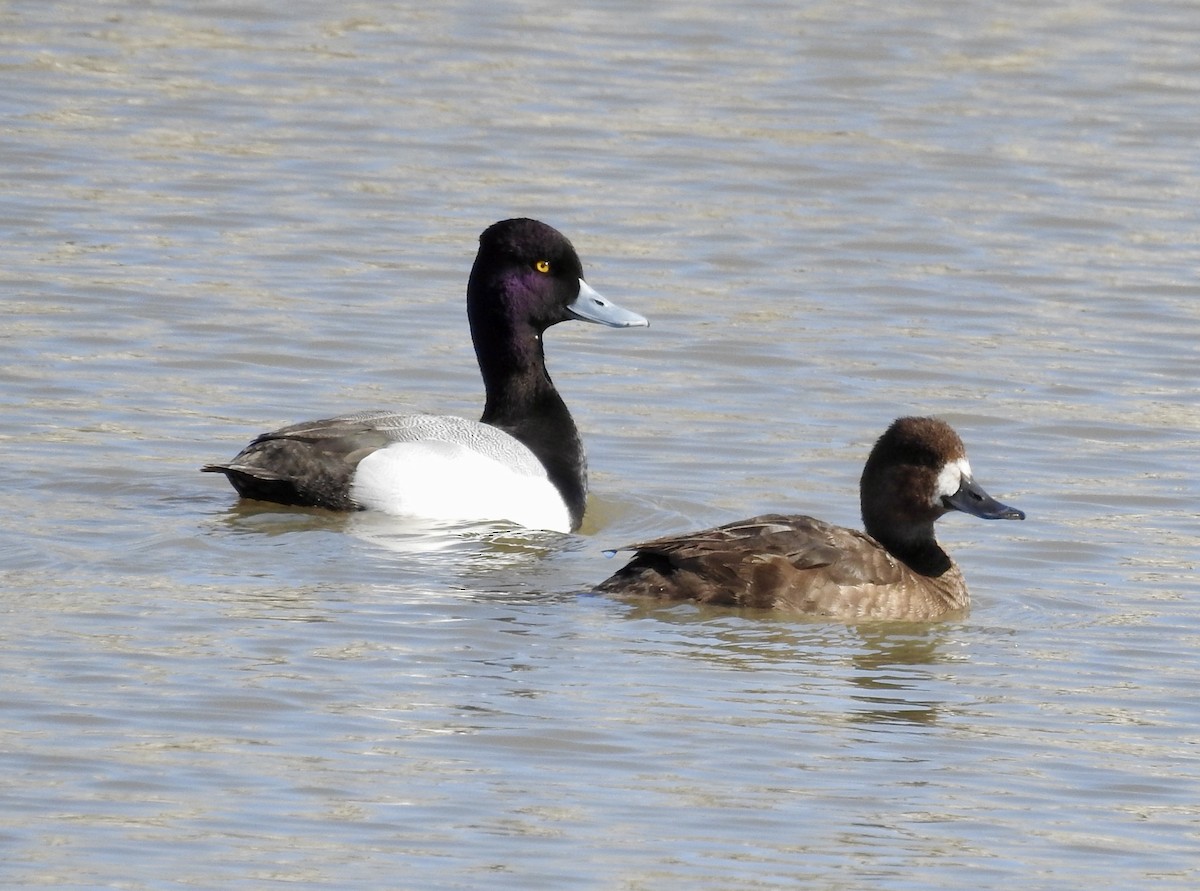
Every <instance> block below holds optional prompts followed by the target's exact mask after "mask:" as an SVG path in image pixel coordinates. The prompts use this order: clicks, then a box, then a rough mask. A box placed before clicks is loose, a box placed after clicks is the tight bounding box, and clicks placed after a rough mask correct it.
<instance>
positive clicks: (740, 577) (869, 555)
mask: <svg viewBox="0 0 1200 891" xmlns="http://www.w3.org/2000/svg"><path fill="white" fill-rule="evenodd" d="M630 550H634V551H635V552H636V553H635V554H634V557H633V559H632V560H630V562H629V563H628V564H627V565H626V566H625V567H624V568H622V569H621V570H619V571H618V572H617V573H616V574H614V575H613V576H612V577H611V578H609V579H607V580H606V581H605V582H603V583H602V584H601V585H600V586H599V588H598V590H600V591H603V592H605V593H611V594H619V595H629V596H637V597H653V598H657V599H661V600H692V601H696V602H699V603H711V604H718V605H723V606H739V607H751V608H759V609H780V610H786V611H789V612H796V613H802V614H805V615H813V616H826V617H832V618H838V619H842V620H863V619H912V620H918V621H920V620H926V619H929V618H933V617H935V616H940V615H943V614H945V613H946V612H947V610H948V609H954V608H957V604H956V603H955V594H954V591H955V589H956V588H957V587H958V586H960V585H961V576H959V575H958V570H957V567H954V566H953V565H952V566H951V569H950V570H949V571H948V572H947V573H946V574H944V575H943V576H942V577H940V578H938V579H931V578H929V577H926V576H921V575H918V574H917V573H915V572H913V571H912V570H911V569H909V567H907V566H906V565H905V564H904V563H902V562H901V561H899V560H897V559H896V558H895V557H893V556H892V555H891V554H889V553H888V552H887V551H886V550H884V548H883V547H882V546H880V545H879V543H878V542H876V541H875V540H874V539H873V538H871V537H870V536H869V535H866V534H865V533H863V532H859V531H857V530H854V529H847V528H845V527H843V526H836V525H834V524H832V523H826V522H824V521H823V520H817V519H814V518H813V517H807V516H788V515H783V514H767V515H764V516H759V517H754V518H752V519H749V520H742V521H740V522H737V523H730V524H728V525H726V526H720V527H717V528H715V529H709V530H706V531H704V532H696V533H689V534H685V535H679V536H667V537H664V538H658V539H654V540H653V541H648V542H643V543H640V544H637V545H633V546H631V547H630ZM964 594H965V588H964Z"/></svg>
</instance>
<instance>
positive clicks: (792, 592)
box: [596, 418, 1025, 622]
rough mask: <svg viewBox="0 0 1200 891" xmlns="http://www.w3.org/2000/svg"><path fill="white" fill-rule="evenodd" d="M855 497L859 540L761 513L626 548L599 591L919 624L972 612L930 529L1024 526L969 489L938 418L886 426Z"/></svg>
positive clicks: (804, 520)
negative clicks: (963, 519)
mask: <svg viewBox="0 0 1200 891" xmlns="http://www.w3.org/2000/svg"><path fill="white" fill-rule="evenodd" d="M859 490H860V498H861V507H862V515H863V523H864V525H865V527H866V529H867V532H859V531H857V530H855V529H847V528H845V527H843V526H835V525H833V524H832V523H826V522H824V521H823V520H817V519H813V518H812V517H805V516H788V515H784V514H766V515H763V516H759V517H754V518H752V519H749V520H741V521H739V522H736V523H729V524H727V525H725V526H718V527H717V528H715V529H706V530H704V531H701V532H692V533H685V534H682V535H669V536H665V537H663V538H657V539H654V540H652V541H646V542H642V543H640V544H636V545H630V546H629V548H628V550H632V551H635V553H634V556H633V559H632V560H630V561H629V563H628V564H626V565H625V566H624V567H623V568H622V569H620V570H618V571H617V572H616V573H614V574H613V575H612V576H611V577H610V578H608V579H606V580H605V581H604V582H602V583H601V584H600V585H599V586H598V587H597V589H596V590H597V591H600V592H602V593H606V594H614V595H618V596H628V597H639V598H645V597H651V598H655V599H658V600H665V601H675V600H691V601H695V602H697V603H707V604H716V605H722V606H738V607H751V608H758V609H776V610H784V611H787V612H793V613H800V614H803V615H809V616H820V617H827V618H832V619H837V620H839V621H846V622H855V621H872V620H905V621H912V622H927V621H931V620H933V619H941V618H947V617H949V616H951V615H954V614H958V613H963V612H965V611H966V609H967V607H968V606H969V604H970V598H969V595H968V594H967V585H966V582H965V581H964V580H963V576H962V573H961V572H959V569H958V566H957V565H956V564H955V563H954V561H953V560H951V559H950V556H949V555H948V554H947V553H946V552H945V551H944V550H942V548H941V546H940V545H938V543H937V539H936V538H935V537H934V534H933V524H934V522H935V521H936V520H937V519H938V518H939V517H941V516H942V515H943V514H945V513H947V512H949V511H951V510H960V511H964V512H966V513H970V514H973V515H975V516H978V517H983V518H985V519H1024V518H1025V515H1024V514H1023V513H1022V512H1021V511H1019V510H1016V509H1015V508H1011V507H1008V506H1006V505H1003V504H1001V503H1000V502H998V501H996V500H995V499H993V498H992V497H991V496H990V495H988V494H987V493H986V492H985V491H983V489H982V488H980V487H979V486H978V485H977V484H976V483H975V481H974V479H973V478H972V477H971V469H970V465H969V464H968V463H967V455H966V450H965V448H964V447H963V444H962V440H961V439H959V437H958V434H956V433H955V432H954V430H953V429H952V428H951V427H950V425H949V424H946V423H945V422H944V421H940V420H937V419H936V418H900V419H898V420H897V421H895V422H894V423H893V424H892V426H891V427H889V428H888V430H887V432H886V433H884V435H883V436H881V437H880V438H879V441H878V442H877V443H876V444H875V447H874V448H873V449H872V450H871V454H870V456H869V457H868V459H867V463H866V467H865V468H864V469H863V474H862V479H861V481H860V484H859Z"/></svg>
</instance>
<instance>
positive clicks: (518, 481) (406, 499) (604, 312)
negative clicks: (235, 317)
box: [201, 218, 649, 532]
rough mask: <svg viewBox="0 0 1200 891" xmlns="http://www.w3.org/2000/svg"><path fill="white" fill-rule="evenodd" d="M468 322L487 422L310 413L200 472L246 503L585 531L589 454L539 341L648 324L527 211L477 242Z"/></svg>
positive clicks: (433, 416)
mask: <svg viewBox="0 0 1200 891" xmlns="http://www.w3.org/2000/svg"><path fill="white" fill-rule="evenodd" d="M467 317H468V322H469V326H470V332H471V339H472V342H473V343H474V346H475V356H476V358H477V360H478V362H479V370H480V373H481V374H482V376H483V385H484V391H485V399H484V406H483V414H482V416H481V417H480V419H479V420H478V421H473V420H470V419H468V418H462V417H457V416H452V415H438V414H425V413H416V412H396V411H387V410H377V411H361V412H355V413H351V414H345V415H341V416H339V417H332V418H323V419H321V420H315V421H305V422H302V423H298V424H292V425H290V426H287V427H282V428H280V429H278V430H273V431H271V432H268V433H263V434H262V435H260V436H258V437H257V438H256V439H254V440H253V441H252V442H251V443H250V444H249V445H247V446H246V447H245V448H244V449H242V450H241V451H240V452H238V454H237V455H235V456H234V457H233V459H232V460H230V461H228V462H227V463H213V464H206V465H204V466H203V467H202V468H201V471H203V472H208V473H223V474H224V475H225V476H226V478H227V479H228V480H229V482H230V483H231V484H232V485H233V488H234V489H235V490H236V491H237V493H238V495H240V496H241V497H242V498H246V499H256V500H260V501H268V502H275V503H278V504H283V505H292V506H299V507H317V508H325V509H327V510H331V511H357V510H377V511H382V512H385V513H388V514H392V515H396V516H403V517H414V518H419V519H423V520H432V521H446V522H452V523H476V522H481V523H482V522H487V523H491V522H499V523H508V524H513V525H516V526H519V527H525V528H529V529H537V530H547V531H553V532H573V531H576V530H578V529H579V527H580V524H581V523H582V521H583V515H584V510H585V508H586V504H587V491H588V484H587V459H586V455H585V452H584V447H583V441H582V439H581V438H580V435H579V430H578V429H577V428H576V426H575V421H574V419H573V418H572V417H571V413H570V411H568V410H567V406H566V404H565V403H564V402H563V399H562V397H561V396H560V395H559V392H558V390H557V389H556V388H555V386H554V382H553V381H552V380H551V379H550V375H549V373H548V372H547V370H546V359H545V353H544V344H543V339H544V337H543V336H544V334H545V332H546V329H548V328H549V327H551V326H552V325H557V324H558V323H560V322H565V321H568V320H572V319H577V320H581V321H585V322H593V323H596V324H600V325H605V326H608V327H612V328H638V327H645V326H647V325H649V322H648V321H647V320H646V319H645V317H644V316H641V315H639V314H638V313H635V312H632V311H630V310H627V309H624V308H622V307H620V306H618V305H617V304H616V303H613V302H612V301H610V300H608V299H607V298H605V297H604V296H602V295H601V294H600V293H599V292H598V291H596V290H595V289H594V288H592V287H591V285H589V284H588V283H587V282H586V281H585V280H584V276H583V264H582V263H581V262H580V259H579V255H578V254H577V253H576V251H575V248H574V247H573V246H572V244H571V242H570V241H568V240H567V238H566V237H565V236H564V235H563V234H562V233H561V232H559V231H558V230H557V229H555V228H554V227H552V226H549V225H547V224H546V223H543V222H540V221H538V220H533V219H528V218H517V219H509V220H501V221H500V222H497V223H495V224H493V225H491V226H489V227H488V228H486V229H485V230H484V231H483V233H482V234H481V235H480V236H479V249H478V252H477V254H476V256H475V262H474V265H473V266H472V268H471V273H470V277H469V279H468V281H467Z"/></svg>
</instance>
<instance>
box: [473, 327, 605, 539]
mask: <svg viewBox="0 0 1200 891" xmlns="http://www.w3.org/2000/svg"><path fill="white" fill-rule="evenodd" d="M494 336H495V335H493V337H494ZM481 343H482V344H490V345H486V346H481V345H480V344H481ZM475 353H476V356H477V357H478V359H479V370H480V372H481V373H482V375H483V384H484V389H485V390H486V392H487V401H486V402H485V404H484V407H483V416H482V417H481V418H480V421H482V422H483V423H484V424H490V425H491V426H493V427H497V428H499V429H501V430H503V431H504V432H506V433H508V434H509V435H510V436H512V437H513V438H514V439H516V440H517V441H518V442H520V443H522V444H523V445H525V446H526V447H527V448H528V449H529V450H530V451H531V452H533V454H534V455H535V456H536V457H537V459H538V460H539V461H541V462H542V466H543V467H545V468H546V474H547V476H548V477H549V478H550V482H552V483H553V484H554V486H555V488H557V489H558V491H559V493H560V494H561V495H562V498H563V501H564V502H565V503H566V505H567V510H568V511H569V512H570V515H571V528H572V529H577V528H579V524H580V523H581V522H582V521H583V512H584V508H585V506H586V503H587V460H586V457H585V455H584V451H583V442H582V440H581V439H580V438H579V430H578V429H577V428H576V427H575V421H574V420H573V419H572V418H571V413H570V412H569V411H567V406H566V403H564V402H563V400H562V397H561V396H559V395H558V390H556V389H555V388H554V382H553V381H551V380H550V375H549V373H548V372H547V371H546V361H545V355H544V352H543V348H542V337H541V335H540V334H539V333H538V332H536V331H534V330H533V329H532V328H528V329H527V330H525V331H521V332H511V333H510V334H509V336H508V337H506V338H504V339H503V340H500V339H495V340H490V339H486V338H477V339H476V350H475Z"/></svg>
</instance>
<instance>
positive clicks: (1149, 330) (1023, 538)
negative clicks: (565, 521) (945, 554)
mask: <svg viewBox="0 0 1200 891" xmlns="http://www.w3.org/2000/svg"><path fill="white" fill-rule="evenodd" d="M0 22H2V24H3V33H4V35H5V41H4V50H3V55H2V57H0V58H2V61H0V64H2V66H3V73H4V76H3V80H2V81H0V109H2V112H3V118H2V123H0V145H2V146H3V150H2V152H0V165H2V167H3V171H4V181H5V189H4V191H5V195H4V198H3V206H4V213H3V215H2V216H0V229H2V231H3V237H2V238H0V261H2V262H0V283H2V284H0V287H2V291H0V293H3V304H2V306H3V314H4V315H3V327H2V329H0V331H2V333H0V337H3V343H4V345H3V354H2V356H3V358H2V359H0V378H2V380H3V390H2V395H0V400H2V406H3V409H2V410H3V417H4V419H5V424H4V428H3V444H2V447H0V448H2V452H0V454H2V455H3V458H4V460H3V462H0V485H2V486H3V490H4V492H5V493H6V494H5V510H4V511H3V514H2V516H0V560H2V565H0V568H2V569H3V577H4V585H3V593H2V596H3V601H2V602H3V606H4V612H5V614H6V616H7V621H6V622H5V623H4V626H3V630H2V631H0V670H2V671H3V676H4V678H5V684H4V691H3V693H2V694H0V758H2V765H3V771H2V773H0V777H2V778H0V801H2V802H3V806H2V807H0V878H3V881H4V885H5V887H12V888H18V887H38V886H52V887H56V888H98V887H120V888H127V889H149V888H155V889H156V888H166V887H223V888H247V889H251V888H253V889H258V888H264V887H276V886H287V887H293V888H294V887H300V888H309V887H311V888H316V887H339V888H421V889H427V888H439V889H440V888H477V887H480V886H485V885H486V886H487V887H502V888H520V889H529V888H554V889H559V888H626V889H640V888H661V887H667V886H673V885H681V884H682V885H686V886H688V887H696V888H714V889H715V888H721V889H730V888H746V889H749V888H768V887H796V886H805V887H827V888H858V887H867V886H870V887H879V888H889V889H903V888H921V889H930V888H945V889H958V888H963V887H974V888H1009V887H1012V885H1013V884H1014V883H1017V882H1019V883H1021V885H1022V886H1024V887H1031V888H1043V887H1044V888H1051V887H1053V888H1064V887H1078V888H1083V887H1096V886H1102V887H1114V888H1116V887H1127V888H1128V887H1142V886H1145V885H1147V884H1150V883H1151V882H1153V883H1154V884H1155V887H1164V888H1191V887H1194V886H1195V884H1196V881H1197V878H1198V873H1200V867H1198V866H1197V863H1198V862H1200V861H1198V860H1197V852H1198V850H1200V805H1197V801H1200V781H1198V780H1197V776H1198V775H1200V763H1198V757H1197V755H1198V752H1197V746H1198V744H1200V732H1198V731H1197V727H1198V726H1200V705H1197V701H1196V697H1195V695H1194V691H1195V689H1196V685H1197V679H1198V676H1197V670H1196V667H1195V665H1196V662H1195V653H1196V652H1197V644H1198V643H1200V620H1198V618H1197V610H1196V607H1195V606H1194V604H1195V602H1196V600H1197V595H1198V594H1200V585H1198V584H1197V578H1196V544H1197V536H1198V533H1200V523H1198V521H1197V507H1196V505H1197V503H1198V496H1200V487H1198V486H1197V482H1196V474H1195V464H1196V453H1197V445H1198V443H1200V409H1198V408H1197V402H1196V393H1197V372H1196V368H1197V361H1196V360H1197V347H1196V344H1197V342H1198V340H1200V309H1198V308H1197V306H1198V304H1197V299H1198V298H1200V285H1197V281H1196V275H1197V271H1198V270H1200V236H1198V235H1197V233H1200V225H1198V220H1197V214H1198V211H1197V207H1200V202H1198V200H1197V199H1198V198H1200V167H1198V166H1197V163H1196V155H1195V146H1196V144H1197V142H1198V141H1200V123H1198V121H1200V115H1198V114H1197V111H1198V109H1197V103H1196V96H1197V95H1200V62H1197V60H1196V54H1195V47H1196V45H1197V39H1198V38H1200V33H1198V32H1200V23H1198V22H1197V20H1196V17H1195V15H1194V9H1193V8H1192V6H1191V4H1187V3H1165V2H1164V3H1152V2H1140V3H1112V2H1096V3H1086V4H1085V3H1075V4H1066V5H1062V4H1059V5H1050V6H1047V5H1045V4H1030V3H1012V4H1002V5H1000V6H997V5H996V4H974V3H967V4H957V5H954V6H953V8H951V7H948V6H945V5H944V4H938V3H931V2H920V0H916V2H906V3H902V4H900V5H899V6H896V5H895V4H893V5H891V6H889V7H887V8H883V7H880V6H879V5H878V4H855V3H845V2H839V3H815V4H804V5H792V4H783V3H778V4H772V3H765V2H764V3H755V4H752V5H749V6H747V5H745V4H741V5H739V6H737V8H734V7H733V6H732V5H729V4H726V5H717V6H713V5H712V4H688V3H666V4H659V5H655V6H647V5H645V4H633V3H620V2H611V3H606V4H600V5H595V6H593V7H590V8H586V9H585V8H578V9H571V8H565V7H563V6H562V5H561V4H548V3H526V4H504V3H492V4H485V5H484V4H481V5H478V6H476V5H473V4H464V3H442V4H437V5H436V6H435V7H434V8H422V9H419V10H417V9H413V8H407V7H405V6H395V5H389V4H379V3H360V2H350V3H345V4H339V5H337V6H335V7H331V6H329V5H328V4H315V3H296V2H291V3H286V4H285V3H260V4H243V5H239V4H235V3H229V4H221V5H215V4H185V3H178V2H170V0H168V2H160V3H154V4H130V3H120V2H112V3H103V4H94V3H93V4H69V3H54V2H41V3H30V2H17V3H9V4H5V6H4V7H3V9H0ZM513 215H530V216H535V217H539V218H542V219H545V220H546V221H547V222H550V223H552V224H553V225H555V226H558V227H559V228H561V229H562V230H563V231H564V232H565V233H566V234H567V235H568V236H569V237H571V238H572V239H573V240H574V242H575V243H576V246H577V247H578V248H579V251H580V253H581V255H582V257H583V259H584V263H585V268H586V270H587V274H588V278H589V280H590V281H591V282H592V284H593V285H595V286H596V287H597V288H598V289H599V290H600V291H601V292H602V293H605V294H606V295H607V296H609V297H610V298H612V299H614V300H616V301H617V302H619V303H621V304H622V305H625V306H628V307H629V308H631V309H634V310H636V311H639V312H642V313H644V314H646V315H647V316H648V317H650V319H651V320H652V327H651V328H650V329H649V330H644V331H624V332H617V331H607V330H601V329H598V328H596V327H594V326H583V325H574V326H570V325H565V326H562V327H560V328H557V329H555V330H553V331H552V332H551V334H550V336H549V339H548V354H549V360H550V365H551V371H552V373H553V374H554V376H555V380H556V381H557V383H558V384H559V387H560V389H561V391H562V392H563V394H564V398H565V399H566V400H567V402H568V404H569V405H570V406H571V408H572V410H573V412H574V413H575V416H576V419H577V421H578V422H579V425H580V427H581V429H582V430H583V431H584V435H585V438H586V441H587V445H588V449H589V456H590V461H591V466H592V487H593V495H592V502H591V507H590V512H589V516H588V519H587V521H586V523H585V526H584V529H583V530H582V533H581V534H580V535H576V536H547V535H540V536H539V535H519V534H515V533H511V532H504V531H496V530H482V531H481V530H441V531H430V530H427V529H422V528H420V527H417V526H414V525H413V524H408V523H401V522H398V521H395V520H389V519H387V518H383V517H375V516H367V515H360V516H353V517H330V516H326V515H320V514H317V513H306V512H303V511H287V510H272V509H263V508H261V507H255V506H252V505H245V504H242V505H239V504H238V503H236V501H235V500H234V498H233V493H232V490H231V489H229V488H228V487H227V486H226V485H225V484H224V483H223V481H222V480H220V479H219V478H213V477H209V476H201V475H200V474H198V473H197V472H196V470H197V468H198V467H199V466H200V465H201V464H203V463H205V462H207V461H211V460H220V459H222V458H227V457H229V456H230V455H232V454H233V453H234V452H235V451H236V450H237V449H238V448H240V447H241V445H243V444H244V442H245V441H246V440H247V439H248V438H249V437H251V436H252V435H254V434H255V433H257V432H260V431H262V430H265V429H269V428H271V427H273V426H276V425H279V424H282V423H286V422H290V421H295V420H300V419H304V418H308V417H314V416H319V415H322V414H326V413H330V412H335V411H341V410H351V409H359V408H371V407H385V406H400V405H411V406H413V407H420V408H425V409H430V410H438V411H448V412H456V413H460V414H464V415H468V416H470V415H475V414H477V413H478V410H479V406H480V401H481V392H480V384H479V381H478V375H477V372H476V370H475V367H474V362H473V356H472V353H471V349H470V344H469V342H468V339H467V333H466V324H465V314H464V311H463V291H464V287H465V282H466V274H467V271H468V269H469V266H470V262H471V258H472V256H473V253H474V243H475V239H476V237H477V235H478V233H479V231H480V230H481V229H482V228H483V227H484V226H486V225H487V224H489V223H491V222H493V221H494V220H497V219H501V218H504V217H507V216H513ZM904 413H936V414H939V415H941V416H944V417H946V418H947V419H948V420H950V421H951V422H952V423H953V424H955V426H956V427H957V428H958V429H959V431H960V433H961V434H962V435H963V438H964V439H965V440H966V442H967V445H968V448H969V450H970V453H971V458H972V463H973V466H974V468H975V471H976V475H977V477H978V478H979V479H980V480H981V481H982V482H983V483H984V485H986V486H987V487H988V489H989V490H990V491H991V492H992V493H993V494H995V495H996V496H997V497H999V498H1001V499H1003V500H1004V501H1006V502H1009V503H1012V504H1014V505H1016V506H1019V507H1021V508H1022V509H1024V510H1026V511H1027V512H1028V514H1029V519H1028V520H1026V521H1025V522H1024V523H1020V524H1017V523H1005V524H989V523H983V522H980V521H972V520H971V519H969V518H966V517H952V518H948V519H947V520H946V521H945V522H943V523H942V524H941V527H942V528H941V535H942V539H943V541H944V543H945V544H946V545H947V547H948V548H949V549H950V550H951V551H952V552H953V553H954V555H955V556H956V557H957V558H958V560H959V562H960V563H961V564H962V566H963V570H964V573H965V574H966V577H967V579H968V582H969V583H970V585H971V588H972V592H973V595H974V608H973V610H972V613H971V615H970V616H969V617H968V618H967V619H965V620H963V621H961V622H953V623H944V624H938V625H932V626H895V627H882V628H880V627H862V628H848V627H843V626H836V625H828V624H824V623H814V622H803V621H798V620H794V619H789V618H787V617H785V616H775V615H763V614H744V615H742V614H735V613H731V612H728V611H701V610H697V609H695V608H693V607H690V606H679V607H675V608H670V609H662V608H639V607H637V606H633V605H628V604H622V603H617V602H613V601H611V600H608V599H605V598H599V597H593V596H589V595H587V594H586V590H587V588H588V586H589V585H590V584H592V583H595V582H597V581H599V580H600V579H602V578H604V577H605V576H606V575H607V574H608V573H609V572H611V571H612V570H613V568H615V566H616V565H617V560H613V559H609V558H606V557H605V554H604V552H605V550H607V549H610V548H612V547H615V546H618V545H620V544H623V543H626V542H628V541H631V540H636V539H638V538H641V537H644V536H647V535H652V534H659V533H665V532H670V531H677V530H682V529H687V528H697V527H700V526H704V525H709V524H712V523H717V522H722V521H727V520H732V519H736V518H739V517H744V516H749V515H752V514H754V513H758V512H763V511H768V510H787V511H797V512H805V513H812V514H815V515H818V516H821V517H824V518H826V519H830V520H833V521H836V522H841V523H847V524H856V522H857V517H856V503H857V499H856V493H855V485H856V481H857V478H858V473H859V469H860V467H861V463H862V461H863V459H864V457H865V454H866V451H867V449H868V448H869V446H870V443H871V442H872V441H873V439H874V438H875V437H876V436H878V434H879V433H880V432H881V431H882V430H883V428H884V427H885V426H886V425H887V423H888V422H889V421H890V420H891V418H893V417H894V416H896V415H899V414H904ZM618 559H619V558H618Z"/></svg>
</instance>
